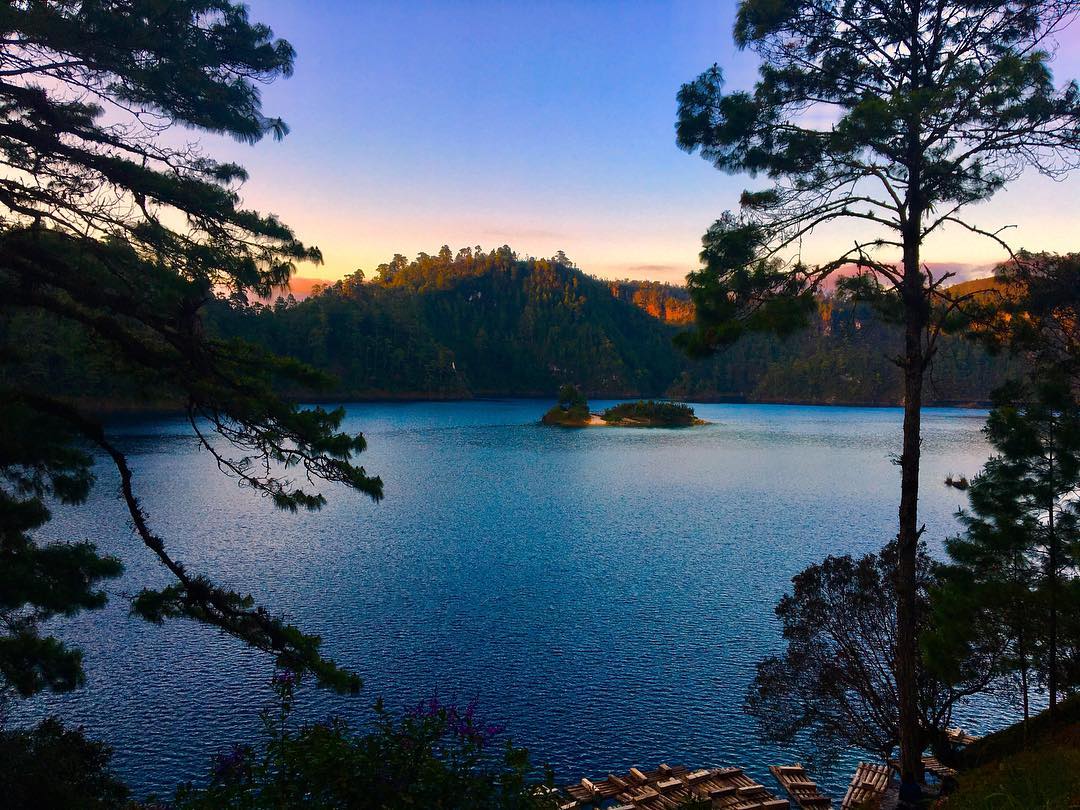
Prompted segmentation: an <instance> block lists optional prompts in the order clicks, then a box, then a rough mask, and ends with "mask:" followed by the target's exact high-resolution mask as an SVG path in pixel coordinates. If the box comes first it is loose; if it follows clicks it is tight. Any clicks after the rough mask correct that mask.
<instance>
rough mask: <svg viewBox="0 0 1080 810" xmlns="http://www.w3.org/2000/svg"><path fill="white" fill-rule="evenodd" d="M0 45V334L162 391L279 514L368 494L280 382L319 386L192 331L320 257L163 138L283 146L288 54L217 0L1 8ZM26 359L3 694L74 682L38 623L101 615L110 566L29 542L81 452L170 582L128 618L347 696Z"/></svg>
mask: <svg viewBox="0 0 1080 810" xmlns="http://www.w3.org/2000/svg"><path fill="white" fill-rule="evenodd" d="M0 31H2V32H3V33H2V35H0V175H2V179H0V322H2V323H3V324H4V325H5V327H11V326H12V325H13V324H18V323H20V322H22V321H24V320H25V319H27V318H38V319H44V321H45V322H46V323H47V324H50V325H51V327H50V329H49V330H48V331H50V332H51V331H53V330H75V331H77V332H78V333H79V334H80V335H81V336H82V337H81V341H79V342H76V344H75V345H79V346H91V347H92V348H93V351H94V353H95V355H98V356H100V357H102V358H104V362H106V363H108V364H110V365H111V367H112V369H113V372H114V374H115V375H116V376H117V378H123V379H129V380H132V381H133V383H132V384H133V385H134V386H136V387H138V388H143V389H144V390H145V389H151V390H166V391H168V392H170V394H171V395H172V396H173V397H174V398H176V399H178V400H179V401H181V402H183V403H184V406H185V408H186V411H187V415H188V417H189V420H190V423H191V428H192V430H193V431H194V432H195V434H196V435H197V436H198V438H199V440H200V441H201V443H202V445H203V446H204V447H205V449H206V450H207V451H208V452H209V453H210V454H211V455H212V456H213V457H214V458H215V460H216V461H217V463H218V466H219V467H220V468H221V470H222V471H224V472H225V473H227V474H229V475H231V476H233V477H235V478H236V479H238V480H239V482H240V483H241V484H242V485H244V486H246V487H249V488H251V489H253V490H255V491H256V492H258V493H260V494H262V495H264V496H266V497H268V498H269V499H270V500H271V501H272V502H273V503H274V504H275V505H276V506H278V507H280V508H283V509H288V510H296V509H298V508H306V509H317V508H319V507H320V506H321V505H322V504H323V502H324V499H323V496H322V495H321V494H320V493H319V492H318V491H317V490H314V489H312V488H311V487H313V486H315V485H316V484H317V482H318V481H320V480H321V481H332V482H338V483H341V484H344V485H345V486H347V487H350V488H352V489H355V490H358V491H360V492H363V493H365V494H367V495H369V496H370V497H372V498H375V499H378V498H379V497H381V493H382V483H381V481H380V480H379V479H378V478H375V477H371V476H369V475H368V474H367V473H366V472H365V471H364V469H363V468H362V467H360V466H357V465H355V464H354V463H353V462H352V458H353V456H354V455H355V454H356V453H358V452H360V451H362V450H363V449H364V446H365V445H364V439H363V437H362V436H359V435H349V434H346V433H342V432H340V430H339V425H340V422H341V419H342V414H341V413H340V412H327V411H324V410H322V409H318V408H316V409H311V410H300V409H298V408H297V407H295V406H294V405H292V404H289V403H287V402H285V401H283V400H282V399H280V398H279V397H278V396H276V395H275V394H274V389H273V387H272V385H271V383H272V381H273V380H274V379H275V378H285V379H289V378H292V379H300V380H306V381H308V382H316V381H317V380H319V379H322V377H321V375H317V374H314V373H313V372H310V371H308V370H307V369H305V368H303V367H301V366H299V365H298V364H296V363H295V362H292V361H287V360H282V359H277V358H274V357H272V356H270V355H269V354H267V353H266V352H264V351H262V350H259V349H256V348H254V347H252V346H250V345H247V344H243V343H240V342H237V341H226V340H218V339H213V338H210V337H208V336H207V335H206V333H205V330H204V329H203V326H202V319H201V312H202V309H203V307H204V306H205V305H206V304H207V303H208V302H210V301H212V300H213V299H214V297H215V294H218V293H221V294H228V293H233V294H236V295H242V294H243V293H245V292H247V291H252V292H254V293H257V294H258V295H260V296H264V297H265V296H268V295H269V294H270V293H271V291H272V290H274V289H275V288H278V287H280V285H282V284H284V283H285V282H286V281H287V280H288V279H289V277H290V275H291V273H292V272H293V269H294V265H295V263H296V262H298V261H319V260H320V254H319V252H318V250H317V249H315V248H311V247H307V246H305V245H304V244H303V243H301V242H300V241H299V240H297V239H296V237H295V236H294V235H293V233H292V231H291V230H289V228H288V227H286V226H285V225H284V224H282V223H281V222H279V221H278V220H277V218H275V217H274V216H269V215H262V214H259V213H257V212H255V211H251V210H248V209H246V208H244V207H243V205H242V202H241V199H240V196H239V187H240V184H241V183H242V182H243V180H244V179H245V178H246V174H245V172H244V170H243V169H242V168H241V167H240V166H237V165H234V164H231V163H220V162H217V161H214V160H212V159H211V158H209V157H208V156H206V155H205V154H203V152H202V151H201V150H200V148H199V147H198V145H190V144H189V145H184V144H183V140H182V139H178V138H176V137H174V136H170V137H166V133H167V132H168V131H169V130H173V129H178V128H180V127H186V128H190V129H196V130H201V131H204V132H213V133H220V134H225V135H229V136H231V137H233V138H235V139H237V140H239V141H242V142H246V143H255V142H257V141H259V140H260V139H261V138H263V137H264V136H266V135H272V136H274V137H277V138H280V137H282V136H284V135H285V133H286V132H287V128H286V126H285V124H284V122H282V121H281V120H279V119H276V118H269V117H267V116H265V115H264V114H263V112H262V108H261V104H260V93H259V84H260V83H263V82H268V81H271V80H273V79H275V78H277V77H282V76H288V75H289V74H290V73H291V72H292V67H293V59H294V53H293V49H292V48H291V46H290V45H289V44H288V43H287V42H285V41H284V40H280V39H276V38H274V35H273V33H272V32H271V30H270V29H269V28H268V27H266V26H265V25H262V24H259V23H256V22H253V21H251V20H250V19H249V18H248V14H247V11H246V9H245V7H244V6H242V5H240V4H238V3H234V2H230V0H175V1H174V2H168V3H161V2H158V1H157V0H124V1H123V2H120V0H102V2H94V3H84V2H68V1H67V0H61V1H59V2H38V1H37V0H29V1H28V2H20V3H5V4H4V5H3V6H2V8H0ZM177 144H179V145H177ZM35 348H36V347H35V346H34V345H25V344H14V343H5V345H4V348H3V352H2V355H0V403H2V408H3V417H4V418H3V419H0V521H3V524H2V528H3V532H2V534H0V557H2V560H0V571H2V576H0V614H2V616H3V618H4V619H10V618H11V617H12V616H18V617H20V619H21V623H20V624H18V625H13V624H12V623H11V622H10V621H4V623H3V627H4V631H3V632H4V634H5V635H4V636H2V637H0V672H2V673H3V677H4V679H5V680H6V681H8V683H9V684H13V685H14V686H15V687H16V688H18V690H19V691H20V692H22V693H24V694H26V693H30V692H33V691H36V690H37V689H40V688H45V687H52V688H71V687H72V686H74V685H76V684H77V682H78V679H79V672H78V663H79V662H78V655H77V651H73V650H68V649H67V648H65V647H64V646H63V645H62V644H61V643H60V642H59V641H57V640H56V639H55V638H52V637H51V636H46V635H42V633H41V632H40V627H39V625H40V621H41V620H42V619H44V618H47V617H48V616H50V615H57V614H70V613H72V612H75V611H76V610H78V609H81V608H92V607H97V606H99V605H100V604H101V603H102V602H103V600H104V597H103V595H102V594H101V593H100V592H99V591H96V590H95V583H97V582H99V581H100V580H101V579H102V578H103V577H107V576H113V575H115V574H116V573H117V564H116V562H115V561H114V560H111V558H102V557H100V556H99V555H98V554H97V552H96V551H95V550H94V549H93V547H92V546H89V545H86V544H83V545H78V544H76V545H66V544H60V545H39V544H38V542H37V534H38V533H39V532H38V531H37V530H39V529H40V527H41V526H42V525H43V523H44V522H45V521H46V520H47V518H48V511H47V509H46V501H47V500H48V499H56V500H60V501H69V502H79V501H81V500H83V499H85V497H86V494H87V492H88V490H89V488H90V485H91V483H92V475H91V471H90V467H91V464H92V461H93V460H92V458H91V456H90V455H89V454H88V453H87V452H86V451H85V450H84V449H83V448H84V447H85V446H86V445H87V443H89V445H91V446H93V447H95V448H96V449H97V450H98V451H99V452H100V453H101V454H103V455H104V456H105V457H106V458H107V459H109V460H110V461H111V462H112V463H113V464H115V466H116V468H117V470H118V472H119V475H120V485H121V494H122V497H123V500H124V502H125V504H126V506H127V509H128V511H129V513H130V517H131V521H132V523H133V525H134V528H135V530H136V534H137V536H138V537H139V538H140V539H141V540H142V542H143V543H144V544H145V546H146V547H147V548H148V549H149V550H150V551H151V552H152V553H153V554H154V555H156V557H157V558H158V560H159V561H160V562H161V563H162V564H163V565H164V566H165V568H166V569H168V571H169V572H171V574H172V576H173V578H174V582H173V584H172V585H170V586H168V587H166V588H164V589H162V590H158V591H152V590H145V591H143V592H142V593H141V594H139V595H138V597H137V598H136V599H135V600H134V608H135V609H136V610H137V611H138V612H139V613H140V614H142V615H143V616H145V617H146V618H148V619H150V620H152V621H162V620H164V619H165V618H167V617H173V616H184V617H189V618H193V619H196V620H198V621H201V622H205V623H207V624H210V625H213V626H215V627H218V628H220V629H222V630H224V631H226V632H228V633H231V634H234V635H236V636H238V637H239V638H241V639H243V640H244V641H246V642H247V643H249V644H252V645H254V646H255V647H258V648H260V649H263V650H267V651H270V652H272V653H274V654H275V655H276V656H277V658H278V659H279V661H280V663H282V664H283V665H287V666H289V667H292V668H294V669H300V670H305V669H306V670H312V671H314V672H316V673H317V674H318V675H319V677H320V678H321V679H322V680H323V681H324V682H326V683H329V684H333V685H334V686H336V687H340V688H344V689H348V688H355V687H356V686H357V685H358V681H357V680H356V679H355V677H354V676H351V675H349V674H347V673H344V672H342V671H340V670H338V669H337V668H336V667H335V666H334V665H333V664H332V663H331V662H328V661H326V660H324V659H322V658H321V657H320V656H319V652H318V650H319V639H318V638H317V637H315V636H309V635H305V634H303V633H302V632H300V630H298V629H297V628H295V627H292V626H289V625H287V624H285V623H284V622H283V621H281V620H280V619H279V618H277V617H275V616H274V615H273V614H271V613H270V612H269V611H267V610H266V609H264V608H261V607H258V606H256V605H255V604H254V603H253V601H252V599H251V597H249V596H244V595H243V594H241V593H236V592H233V591H230V590H227V589H224V588H220V587H218V586H216V585H215V584H214V583H213V582H212V581H211V580H210V579H209V578H207V577H206V576H204V575H202V574H199V573H196V572H195V571H193V570H191V569H190V568H189V567H188V566H187V565H186V564H185V563H183V562H181V561H180V560H178V559H176V558H175V557H174V556H173V555H172V554H170V552H169V550H168V547H167V544H166V543H165V541H164V540H163V539H162V538H161V537H160V536H159V535H157V534H155V533H154V531H153V529H152V528H151V525H150V522H149V519H148V516H147V514H146V513H145V511H144V510H143V508H142V506H141V504H140V502H139V500H138V497H137V491H136V486H135V481H134V476H133V474H132V471H131V468H130V467H129V465H128V463H127V459H126V457H125V455H124V453H123V452H122V450H121V449H120V448H119V447H118V446H117V445H116V444H115V443H114V442H113V441H112V440H111V439H110V438H109V436H108V435H107V433H106V431H105V430H104V429H103V426H102V424H101V422H100V421H98V420H97V419H96V418H94V417H93V416H92V415H91V414H90V413H89V412H88V411H86V410H85V409H84V408H82V407H81V403H80V402H79V401H78V400H77V399H75V400H73V399H71V398H67V399H64V398H61V397H58V396H56V395H55V391H54V390H53V388H52V387H51V386H50V380H49V379H48V377H47V376H44V377H43V376H41V375H39V374H35V373H34V365H33V357H34V353H35ZM80 359H82V360H87V359H88V358H85V357H84V358H74V359H73V360H74V361H79V360H80ZM298 473H299V474H298ZM294 479H302V480H304V481H307V482H312V483H311V486H309V485H308V484H300V483H298V482H297V481H296V480H294ZM41 673H44V674H43V675H41ZM39 675H40V677H39Z"/></svg>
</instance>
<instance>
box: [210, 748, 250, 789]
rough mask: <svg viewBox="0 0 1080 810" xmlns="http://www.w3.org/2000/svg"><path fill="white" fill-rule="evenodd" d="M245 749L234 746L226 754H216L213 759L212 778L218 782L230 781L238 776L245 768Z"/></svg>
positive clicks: (246, 752) (246, 753)
mask: <svg viewBox="0 0 1080 810" xmlns="http://www.w3.org/2000/svg"><path fill="white" fill-rule="evenodd" d="M247 755H248V751H247V749H246V748H244V747H243V746H240V745H234V746H233V747H232V750H231V751H230V752H229V753H227V754H218V755H217V756H215V757H214V778H215V779H218V780H226V779H232V778H235V777H237V776H240V775H241V774H242V773H244V771H245V770H246V767H247Z"/></svg>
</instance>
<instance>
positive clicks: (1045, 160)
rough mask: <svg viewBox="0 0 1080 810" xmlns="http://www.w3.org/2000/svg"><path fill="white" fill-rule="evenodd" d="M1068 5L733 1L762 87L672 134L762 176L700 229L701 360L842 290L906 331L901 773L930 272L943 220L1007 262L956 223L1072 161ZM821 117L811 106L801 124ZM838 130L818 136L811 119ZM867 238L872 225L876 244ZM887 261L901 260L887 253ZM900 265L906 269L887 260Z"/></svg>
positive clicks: (911, 718)
mask: <svg viewBox="0 0 1080 810" xmlns="http://www.w3.org/2000/svg"><path fill="white" fill-rule="evenodd" d="M1078 10H1080V2H1077V0H898V2H889V3H883V2H880V1H879V0H845V1H844V2H836V1H835V0H780V2H777V0H742V2H740V4H739V8H738V14H737V19H736V23H735V41H736V43H737V44H738V45H739V46H740V47H741V48H749V49H751V50H753V51H754V52H755V53H756V54H757V55H758V56H759V57H760V58H761V64H760V68H759V77H758V81H757V83H756V85H755V87H754V89H753V90H752V91H749V92H731V93H725V92H724V91H723V78H722V74H721V71H720V69H719V68H718V67H716V66H714V67H713V68H711V69H710V70H708V71H706V72H705V73H703V74H701V76H699V77H698V78H697V79H696V80H694V81H693V82H690V83H688V84H686V85H684V86H683V87H682V89H681V90H680V92H679V97H678V101H679V112H678V124H677V138H678V143H679V145H680V146H682V147H683V148H684V149H686V150H688V151H699V152H700V154H701V155H702V157H704V158H705V159H707V160H709V161H710V162H711V163H712V164H713V165H714V166H716V168H718V169H720V170H722V171H726V172H745V173H749V174H751V175H759V174H764V175H766V176H767V177H768V178H769V179H770V180H771V181H772V183H773V184H772V186H771V187H769V188H767V189H763V190H757V191H747V192H745V193H744V194H743V196H742V199H741V211H740V213H738V214H733V213H729V214H725V215H724V216H723V217H721V219H719V220H718V221H717V222H716V224H715V225H713V227H712V228H710V229H709V231H708V232H707V233H706V235H705V236H704V238H703V245H704V249H703V251H702V261H703V268H702V269H701V270H700V271H698V272H695V273H693V274H691V275H690V277H689V283H690V287H691V290H692V293H693V296H694V299H695V303H696V305H697V310H698V328H697V329H696V330H695V331H694V332H693V333H692V334H690V335H689V336H688V337H686V338H685V339H684V345H685V346H686V348H687V349H688V350H690V351H692V352H697V353H707V352H711V351H715V350H716V349H718V348H719V347H721V346H723V345H725V344H728V343H730V342H732V341H734V340H735V339H737V338H738V337H739V336H740V335H741V334H743V333H744V332H746V331H752V330H766V329H767V330H773V331H779V332H782V333H783V332H790V331H792V330H794V329H797V328H799V327H800V326H801V325H802V324H804V323H805V322H806V320H807V318H808V315H809V313H810V311H811V308H812V292H813V290H814V289H815V288H816V287H818V286H819V285H820V284H821V283H822V282H823V281H824V279H825V278H827V277H828V276H830V275H831V274H833V273H835V272H836V271H838V270H840V269H841V268H852V269H854V270H855V272H856V274H855V277H854V278H849V279H847V280H844V281H843V282H842V283H841V285H840V286H841V287H842V288H843V289H844V290H845V291H846V292H848V293H849V294H851V295H854V296H856V297H861V298H868V299H870V300H872V301H873V302H875V304H876V305H877V306H878V307H880V308H881V309H882V310H883V311H884V312H886V313H889V314H890V315H891V316H892V317H894V318H895V319H897V320H898V321H899V322H900V323H901V324H902V327H903V346H902V349H901V351H899V352H898V356H897V359H896V361H897V364H898V365H899V367H900V369H901V372H902V375H903V382H904V437H903V451H902V454H901V456H900V467H901V495H900V508H899V532H898V537H899V552H898V576H897V580H896V609H897V618H898V634H897V649H896V659H895V666H896V672H897V687H898V693H899V703H900V706H899V708H900V729H901V732H900V748H901V770H902V772H903V775H904V776H905V778H907V779H911V778H913V777H914V776H915V775H916V774H917V773H919V771H920V770H921V765H920V753H921V751H922V749H923V746H924V743H925V740H924V737H923V735H922V733H921V732H920V729H919V718H918V712H917V710H916V671H915V666H916V659H917V639H916V621H915V609H916V582H915V561H916V548H917V545H918V538H919V535H920V531H921V530H920V528H919V519H918V492H919V455H920V429H921V423H920V418H921V417H920V409H921V406H922V400H923V385H924V379H925V376H926V373H927V369H928V368H929V366H930V364H931V363H932V361H933V359H934V356H935V353H936V351H937V348H938V341H939V338H940V336H941V334H942V332H943V331H945V330H946V329H947V328H949V327H950V326H953V325H955V323H956V321H957V320H958V317H957V316H958V315H959V314H960V310H962V309H963V308H964V304H965V303H967V302H968V301H969V300H970V299H971V296H954V295H951V294H950V293H949V291H948V290H947V289H946V288H945V284H946V283H947V281H948V279H949V278H950V274H949V273H942V274H937V275H935V274H934V273H933V272H932V271H931V269H930V268H929V267H926V266H924V265H923V263H922V257H921V253H920V251H921V247H922V244H923V242H924V240H925V239H926V238H927V237H929V236H931V235H932V234H935V233H937V232H939V231H942V230H944V229H952V230H954V231H960V232H970V233H974V234H978V235H980V236H983V237H986V238H988V239H990V240H992V241H993V242H994V243H995V244H997V245H999V246H1000V247H1001V248H1002V249H1003V250H1005V251H1008V252H1009V253H1010V254H1011V252H1012V251H1011V248H1010V246H1009V244H1008V243H1007V242H1006V241H1005V239H1004V235H1003V231H1002V230H1000V229H996V228H994V229H990V228H986V227H982V226H980V225H978V224H976V223H974V222H972V221H971V220H969V219H967V218H966V217H965V208H966V207H967V206H969V205H971V204H973V203H976V202H979V201H982V200H986V199H988V198H990V197H992V196H993V195H994V194H995V193H996V192H998V191H999V190H1001V189H1002V188H1004V187H1005V186H1006V185H1007V184H1008V183H1009V182H1010V181H1011V180H1014V179H1015V178H1016V177H1018V176H1019V175H1020V173H1021V172H1022V171H1023V170H1024V169H1026V168H1029V167H1031V168H1034V169H1036V170H1038V171H1041V172H1043V173H1045V174H1048V175H1051V176H1058V175H1061V174H1063V173H1064V172H1066V171H1068V170H1069V169H1072V168H1073V167H1074V166H1075V165H1076V164H1077V161H1078V158H1080V130H1078V127H1080V92H1078V90H1077V87H1076V85H1075V84H1072V83H1070V84H1068V85H1066V86H1064V87H1063V88H1058V87H1056V86H1055V84H1054V81H1053V77H1052V75H1051V71H1050V61H1051V58H1052V53H1053V50H1054V47H1055V43H1054V35H1055V34H1056V33H1058V32H1059V31H1061V30H1062V29H1063V28H1064V27H1065V26H1066V25H1067V24H1068V23H1070V22H1071V21H1072V19H1073V18H1074V17H1075V15H1076V12H1077V11H1078ZM809 113H813V115H809ZM821 120H826V121H829V122H830V123H828V124H826V125H820V126H815V125H814V123H813V122H814V121H821ZM830 222H847V223H850V224H852V225H853V226H855V225H857V226H858V227H857V228H855V229H854V230H853V237H854V238H853V243H852V245H851V247H850V248H847V249H846V250H842V251H841V252H840V253H839V255H837V256H835V257H833V258H832V259H831V260H830V261H828V262H825V263H823V264H821V265H819V266H817V267H812V268H811V267H807V266H805V265H803V264H802V263H801V262H800V261H799V260H798V247H799V245H800V244H801V241H802V240H803V239H804V238H808V237H810V236H811V235H812V234H813V232H814V230H815V229H817V228H819V227H820V226H823V225H825V224H827V223H830ZM866 232H868V233H866ZM890 257H895V258H890ZM896 258H898V259H899V260H898V261H896V260H895V259H896Z"/></svg>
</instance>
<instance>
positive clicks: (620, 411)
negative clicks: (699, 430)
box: [540, 385, 707, 427]
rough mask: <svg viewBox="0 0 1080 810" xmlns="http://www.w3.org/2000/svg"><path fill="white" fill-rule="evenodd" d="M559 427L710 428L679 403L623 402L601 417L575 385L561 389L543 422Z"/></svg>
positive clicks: (691, 410)
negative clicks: (703, 426)
mask: <svg viewBox="0 0 1080 810" xmlns="http://www.w3.org/2000/svg"><path fill="white" fill-rule="evenodd" d="M540 421H541V422H542V423H543V424H545V425H556V426H559V427H691V426H693V425H704V424H707V422H705V420H704V419H698V418H697V416H695V415H694V409H693V408H691V407H690V406H689V405H683V404H681V403H678V402H660V401H657V400H652V399H650V400H638V401H637V402H623V403H621V404H619V405H615V406H613V407H611V408H608V409H607V410H605V411H602V412H600V413H592V412H591V411H590V410H589V401H588V399H586V398H585V395H584V394H583V393H581V390H580V389H578V388H577V386H574V385H564V386H562V388H560V389H559V401H558V403H557V404H556V405H555V407H553V408H552V409H551V410H549V411H548V412H547V413H545V414H544V417H543V419H541V420H540Z"/></svg>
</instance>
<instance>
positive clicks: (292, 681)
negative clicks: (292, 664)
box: [270, 669, 300, 687]
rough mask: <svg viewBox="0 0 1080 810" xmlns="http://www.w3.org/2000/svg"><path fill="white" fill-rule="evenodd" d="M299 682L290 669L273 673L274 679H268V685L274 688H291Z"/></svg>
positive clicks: (298, 678) (297, 676)
mask: <svg viewBox="0 0 1080 810" xmlns="http://www.w3.org/2000/svg"><path fill="white" fill-rule="evenodd" d="M299 680H300V676H299V675H297V674H296V673H295V672H293V671H292V670H291V669H283V670H281V671H279V672H275V673H274V677H273V678H271V679H270V683H272V684H273V685H274V686H280V687H291V686H296V684H297V683H298V682H299Z"/></svg>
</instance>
